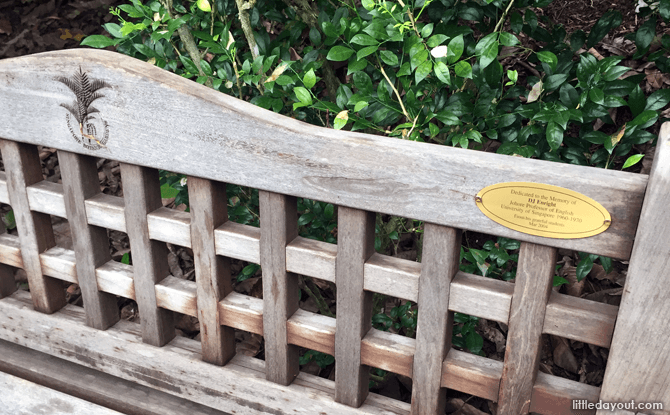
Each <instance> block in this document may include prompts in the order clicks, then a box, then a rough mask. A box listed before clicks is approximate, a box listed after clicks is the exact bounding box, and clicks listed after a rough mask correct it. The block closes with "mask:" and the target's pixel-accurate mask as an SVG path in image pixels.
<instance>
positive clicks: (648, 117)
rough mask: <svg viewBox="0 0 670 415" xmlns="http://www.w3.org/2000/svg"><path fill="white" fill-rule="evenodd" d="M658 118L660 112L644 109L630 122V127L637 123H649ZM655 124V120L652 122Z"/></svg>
mask: <svg viewBox="0 0 670 415" xmlns="http://www.w3.org/2000/svg"><path fill="white" fill-rule="evenodd" d="M657 118H658V114H657V113H656V111H653V110H646V111H643V112H642V113H641V114H640V115H638V116H637V117H635V118H634V119H633V121H631V122H629V123H628V127H634V126H636V125H645V124H648V123H649V122H650V121H652V120H653V121H656V119H657ZM652 124H653V122H652Z"/></svg>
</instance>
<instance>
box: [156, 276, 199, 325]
mask: <svg viewBox="0 0 670 415" xmlns="http://www.w3.org/2000/svg"><path fill="white" fill-rule="evenodd" d="M196 291H197V288H196V284H195V282H193V281H189V280H183V279H181V278H177V277H173V276H171V275H169V276H167V277H166V278H165V279H163V281H161V282H159V283H158V284H156V303H157V304H158V306H159V307H161V308H165V309H167V310H172V311H176V312H178V313H182V314H186V315H187V316H192V317H197V316H198V307H197V301H196Z"/></svg>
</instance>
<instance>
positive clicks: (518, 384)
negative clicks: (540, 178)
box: [497, 242, 556, 415]
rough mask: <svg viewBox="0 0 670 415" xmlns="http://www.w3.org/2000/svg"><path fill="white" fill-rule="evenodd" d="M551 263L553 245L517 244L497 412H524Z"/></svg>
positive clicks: (537, 356) (510, 414)
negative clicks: (518, 245)
mask: <svg viewBox="0 0 670 415" xmlns="http://www.w3.org/2000/svg"><path fill="white" fill-rule="evenodd" d="M555 264H556V248H551V247H547V246H542V245H535V244H530V243H527V242H524V243H522V244H521V249H520V251H519V267H518V269H517V273H516V279H515V282H514V296H513V297H512V306H511V308H510V317H509V331H508V333H507V345H506V348H505V364H504V367H503V374H502V379H501V381H500V393H499V394H498V412H497V413H498V415H519V414H527V413H528V411H529V409H530V403H531V395H532V393H533V385H534V384H535V378H536V376H537V369H538V366H539V364H540V346H541V336H542V328H543V326H544V316H545V310H546V307H547V302H548V300H549V294H550V292H551V286H552V282H553V278H554V268H555Z"/></svg>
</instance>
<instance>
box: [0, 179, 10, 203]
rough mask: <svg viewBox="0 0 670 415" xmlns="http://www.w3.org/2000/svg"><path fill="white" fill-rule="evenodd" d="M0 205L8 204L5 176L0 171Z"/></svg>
mask: <svg viewBox="0 0 670 415" xmlns="http://www.w3.org/2000/svg"><path fill="white" fill-rule="evenodd" d="M0 203H4V204H9V193H8V192H7V175H6V174H5V172H4V171H0Z"/></svg>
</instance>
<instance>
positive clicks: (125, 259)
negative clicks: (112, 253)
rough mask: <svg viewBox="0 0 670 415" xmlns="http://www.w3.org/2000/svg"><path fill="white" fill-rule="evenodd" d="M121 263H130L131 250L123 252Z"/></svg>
mask: <svg viewBox="0 0 670 415" xmlns="http://www.w3.org/2000/svg"><path fill="white" fill-rule="evenodd" d="M121 263H122V264H126V265H130V253H129V252H126V253H125V254H123V256H122V257H121Z"/></svg>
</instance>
